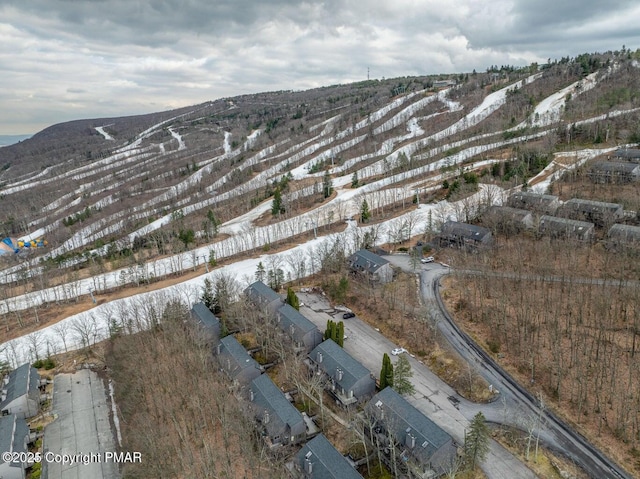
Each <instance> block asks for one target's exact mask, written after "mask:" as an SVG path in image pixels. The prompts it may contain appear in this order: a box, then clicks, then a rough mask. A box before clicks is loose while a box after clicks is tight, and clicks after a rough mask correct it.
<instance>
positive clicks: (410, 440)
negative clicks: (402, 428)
mask: <svg viewBox="0 0 640 479" xmlns="http://www.w3.org/2000/svg"><path fill="white" fill-rule="evenodd" d="M404 443H405V446H407V447H408V448H409V449H413V448H414V447H416V437H415V436H414V435H413V434H411V433H410V432H408V431H407V435H406V436H405V439H404Z"/></svg>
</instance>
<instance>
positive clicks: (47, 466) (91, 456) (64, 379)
mask: <svg viewBox="0 0 640 479" xmlns="http://www.w3.org/2000/svg"><path fill="white" fill-rule="evenodd" d="M53 414H54V415H55V417H56V419H55V421H54V422H53V423H51V424H50V425H48V426H47V427H46V429H45V433H44V451H45V454H46V453H47V452H49V453H53V454H58V455H68V456H75V455H76V454H84V455H86V456H84V457H81V458H80V459H81V460H82V461H84V462H79V463H76V464H62V463H61V462H46V461H43V477H44V478H45V479H118V478H119V477H120V473H119V472H118V467H117V465H116V464H114V462H112V461H105V457H104V453H105V452H107V451H108V452H114V451H116V447H115V441H114V438H113V433H112V431H111V424H110V422H109V407H108V405H107V396H106V392H105V388H104V383H103V382H102V380H101V379H100V378H99V377H98V375H97V374H96V373H95V372H93V371H91V370H88V369H83V370H80V371H78V372H76V373H75V374H58V375H57V376H55V378H54V381H53ZM98 460H100V462H98Z"/></svg>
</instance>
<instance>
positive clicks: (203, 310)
mask: <svg viewBox="0 0 640 479" xmlns="http://www.w3.org/2000/svg"><path fill="white" fill-rule="evenodd" d="M191 311H192V312H193V314H194V315H195V316H196V318H197V319H198V321H200V323H201V324H202V325H203V326H204V327H205V328H219V327H220V319H218V318H217V317H216V315H214V314H213V313H212V312H211V310H210V309H209V308H207V305H206V304H204V303H203V302H200V303H196V304H194V305H193V308H191Z"/></svg>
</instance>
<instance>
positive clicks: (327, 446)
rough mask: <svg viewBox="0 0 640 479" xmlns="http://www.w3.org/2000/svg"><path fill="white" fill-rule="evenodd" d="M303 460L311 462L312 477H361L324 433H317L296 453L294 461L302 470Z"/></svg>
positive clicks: (356, 478)
mask: <svg viewBox="0 0 640 479" xmlns="http://www.w3.org/2000/svg"><path fill="white" fill-rule="evenodd" d="M305 460H308V461H309V462H311V465H312V473H311V477H312V478H313V479H362V476H361V475H360V474H359V473H358V471H356V470H355V468H354V467H353V466H351V464H349V462H348V461H347V460H346V459H345V458H344V456H343V455H342V454H340V453H339V452H338V451H337V450H336V448H335V447H333V445H332V444H331V443H330V442H329V441H328V440H327V438H326V437H325V436H324V434H318V435H317V436H316V437H314V438H313V439H312V440H311V441H309V442H308V443H307V444H305V445H304V447H303V448H302V449H300V451H298V453H297V454H296V462H297V463H298V465H299V467H300V469H301V470H302V471H304V470H305Z"/></svg>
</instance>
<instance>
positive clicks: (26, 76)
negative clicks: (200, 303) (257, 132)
mask: <svg viewBox="0 0 640 479" xmlns="http://www.w3.org/2000/svg"><path fill="white" fill-rule="evenodd" d="M541 1H542V4H541V2H530V1H527V0H494V1H477V0H454V1H449V2H443V1H442V0H397V1H395V2H389V1H387V0H384V1H383V0H369V1H367V2H362V1H355V0H326V1H324V2H321V3H319V2H300V1H298V0H273V1H269V2H262V1H256V0H217V1H216V2H207V1H205V0H201V1H198V0H192V1H188V2H184V1H178V0H165V1H163V2H162V3H158V2H152V1H150V0H139V1H136V2H130V1H128V0H110V1H109V2H104V1H100V2H95V1H90V0H77V1H74V2H67V1H63V0H32V1H29V2H19V1H15V0H5V1H4V2H3V3H0V43H1V44H2V45H3V47H2V49H1V50H0V68H2V72H3V75H2V77H0V110H1V111H3V113H5V115H3V117H2V119H1V120H0V134H19V133H33V132H35V131H37V130H40V129H42V128H44V127H45V126H47V125H49V124H52V123H57V122H61V121H66V120H70V119H75V118H83V117H101V116H121V115H126V114H136V113H145V112H151V111H156V110H158V109H160V108H163V107H164V106H166V107H169V106H171V107H173V106H184V105H189V104H195V103H200V102H203V101H207V100H213V99H216V98H220V97H226V96H234V95H238V94H244V93H251V92H260V91H267V90H280V89H295V90H299V89H304V88H311V87H316V86H322V85H327V84H334V83H346V82H349V81H357V80H362V79H364V78H366V74H367V68H369V69H370V71H371V76H372V77H373V78H381V77H387V78H390V77H394V76H407V75H423V74H433V73H457V72H470V71H471V70H473V69H476V70H479V71H482V70H484V69H485V68H486V67H488V66H489V65H491V64H516V65H525V64H528V63H531V62H533V61H538V62H540V61H545V60H546V59H547V58H549V57H551V58H559V57H562V56H573V55H576V54H578V53H582V52H589V51H605V50H609V49H618V48H620V47H621V46H622V44H626V46H627V47H631V48H636V47H638V46H640V32H639V31H638V29H637V27H636V25H634V21H635V19H636V18H638V17H640V6H637V5H636V4H635V2H633V1H623V0H613V1H612V2H607V3H606V4H605V3H603V2H601V1H597V2H596V1H595V0H586V1H581V2H577V1H572V2H558V1H557V0H541ZM16 105H19V108H16Z"/></svg>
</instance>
